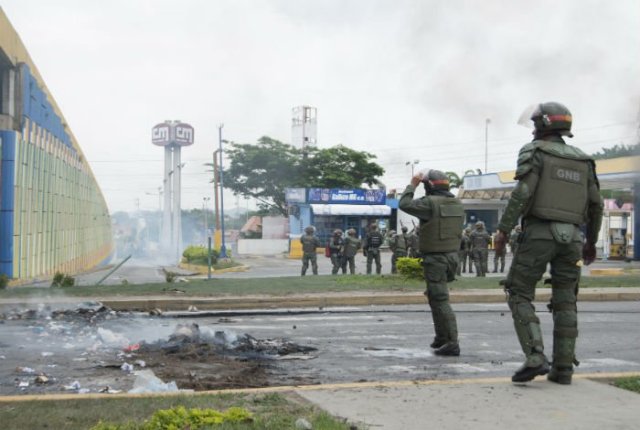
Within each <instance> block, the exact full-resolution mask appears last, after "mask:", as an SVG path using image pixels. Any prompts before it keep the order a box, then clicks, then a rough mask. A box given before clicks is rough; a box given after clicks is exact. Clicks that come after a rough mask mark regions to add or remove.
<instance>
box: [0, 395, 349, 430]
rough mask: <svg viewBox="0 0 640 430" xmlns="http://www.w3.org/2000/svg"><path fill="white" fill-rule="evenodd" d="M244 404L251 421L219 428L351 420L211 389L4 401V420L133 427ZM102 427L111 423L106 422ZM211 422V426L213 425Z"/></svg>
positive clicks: (331, 428)
mask: <svg viewBox="0 0 640 430" xmlns="http://www.w3.org/2000/svg"><path fill="white" fill-rule="evenodd" d="M176 406H183V407H185V408H187V409H191V408H201V409H216V410H220V411H224V410H227V409H229V408H231V407H240V408H244V409H246V410H248V411H249V412H251V413H252V415H253V420H252V421H251V422H247V423H229V424H221V425H219V426H215V428H216V429H234V430H254V429H267V430H268V429H273V430H280V429H293V428H296V426H295V422H296V420H298V419H300V418H303V419H305V420H306V421H308V422H309V423H310V424H311V425H312V428H314V429H320V430H321V429H324V430H348V429H350V428H351V426H350V425H349V424H348V423H345V422H344V421H343V420H340V419H337V418H334V417H332V416H330V415H328V414H327V413H326V412H323V411H322V410H320V409H318V408H316V407H314V406H313V405H310V404H309V403H307V402H305V401H303V400H302V399H301V398H299V397H297V396H295V395H294V394H278V393H270V394H237V393H234V394H231V393H230V394H211V395H195V396H188V395H179V396H166V397H160V396H158V397H131V398H112V399H109V398H104V397H101V398H93V399H77V400H28V401H22V400H21V401H12V402H0V421H1V422H2V428H6V429H36V428H49V429H67V430H75V429H78V430H80V429H82V430H87V429H91V428H92V427H94V426H95V425H97V424H98V423H99V422H100V421H102V422H103V423H108V424H111V425H113V427H108V428H112V429H127V430H133V429H138V428H142V427H141V426H140V425H141V424H142V423H143V422H144V421H145V420H147V419H149V418H150V417H151V416H152V415H153V413H154V412H155V411H157V410H160V409H163V410H164V409H169V408H174V407H176ZM102 428H105V427H104V426H103V427H102ZM207 428H211V427H207Z"/></svg>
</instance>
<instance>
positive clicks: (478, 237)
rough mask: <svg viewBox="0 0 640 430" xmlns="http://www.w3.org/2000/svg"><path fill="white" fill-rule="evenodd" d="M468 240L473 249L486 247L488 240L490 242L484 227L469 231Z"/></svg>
mask: <svg viewBox="0 0 640 430" xmlns="http://www.w3.org/2000/svg"><path fill="white" fill-rule="evenodd" d="M470 242H471V246H472V247H473V248H474V249H482V248H488V247H489V242H491V236H489V233H487V232H486V231H485V230H484V229H482V230H476V231H474V232H473V233H471V238H470Z"/></svg>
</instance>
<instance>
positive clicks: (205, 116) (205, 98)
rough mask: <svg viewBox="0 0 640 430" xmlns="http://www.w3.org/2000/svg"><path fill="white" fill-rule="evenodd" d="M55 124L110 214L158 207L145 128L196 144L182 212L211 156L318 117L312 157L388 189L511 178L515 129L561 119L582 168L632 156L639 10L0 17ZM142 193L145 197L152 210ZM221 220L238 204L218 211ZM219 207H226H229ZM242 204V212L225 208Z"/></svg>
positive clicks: (521, 131)
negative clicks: (539, 105)
mask: <svg viewBox="0 0 640 430" xmlns="http://www.w3.org/2000/svg"><path fill="white" fill-rule="evenodd" d="M0 5H1V6H2V8H3V9H4V11H5V13H6V14H7V16H8V17H9V19H10V20H11V22H12V23H13V25H14V27H15V28H16V29H17V31H18V33H19V34H20V36H21V38H22V40H23V42H24V43H25V45H26V46H27V49H28V50H29V52H30V53H31V56H32V58H33V60H34V61H35V63H36V65H37V67H38V68H39V70H40V72H41V73H42V75H43V76H44V79H45V80H46V83H47V86H48V87H49V89H50V90H51V91H52V93H53V95H54V97H55V98H56V101H57V103H58V104H59V106H60V107H61V109H62V111H63V113H64V115H65V117H66V119H67V121H68V123H69V124H70V126H71V129H72V130H73V132H74V134H75V136H76V138H77V139H78V141H79V143H80V146H81V147H82V149H83V151H84V153H85V155H86V157H87V159H88V160H89V162H90V164H91V166H92V169H93V171H94V173H95V175H96V177H97V179H98V182H99V184H100V186H101V187H102V190H103V192H104V194H105V197H106V199H107V203H108V204H109V207H110V209H111V210H112V211H118V210H128V211H131V210H134V209H135V208H136V202H137V201H139V205H140V208H141V209H148V210H154V209H157V207H158V196H157V189H158V187H159V186H160V185H161V184H162V171H163V168H162V165H163V162H162V157H163V154H162V149H161V148H158V147H155V146H153V145H152V144H151V141H150V139H151V135H150V134H151V127H152V126H153V125H155V124H156V123H158V122H162V121H164V120H165V119H180V120H182V121H185V122H188V123H190V124H192V125H193V126H194V127H195V130H196V143H195V144H194V145H193V146H191V147H188V148H185V149H184V150H183V155H182V156H183V160H186V166H185V168H184V172H183V203H184V204H183V207H186V208H191V207H201V206H202V201H203V197H205V196H211V195H212V190H211V185H210V184H209V182H208V181H209V178H210V176H211V174H210V173H207V172H206V168H205V167H204V166H203V164H204V163H206V162H207V161H209V160H210V159H211V154H212V151H213V150H214V149H215V147H216V146H217V127H218V125H219V124H221V123H224V129H223V132H224V138H225V139H228V140H232V141H237V142H244V143H254V142H255V141H256V140H257V139H258V138H259V137H260V136H263V135H267V136H270V137H273V138H276V139H279V140H282V141H285V142H290V139H291V108H292V107H294V106H298V105H303V104H306V105H311V106H315V107H317V109H318V141H319V146H321V147H329V146H333V145H335V144H338V143H341V144H344V145H347V146H349V147H351V148H354V149H357V150H366V151H369V152H371V153H373V154H375V155H376V156H377V162H378V163H379V164H381V165H382V166H383V167H384V168H385V170H386V175H385V177H384V178H382V179H383V182H384V183H385V184H386V185H387V187H388V188H395V187H398V188H403V187H404V186H405V185H406V183H408V180H409V177H410V174H411V168H410V167H409V166H406V165H405V163H406V162H407V161H409V160H419V161H420V163H419V165H417V166H416V168H418V167H420V168H424V167H430V168H438V169H442V170H452V171H456V172H458V173H460V174H462V173H463V172H464V171H465V170H467V169H475V168H481V169H483V170H484V163H485V120H486V119H487V118H490V119H491V122H490V124H489V126H488V132H489V133H488V136H489V137H488V144H489V145H488V146H489V150H488V170H489V171H500V170H510V169H513V168H514V167H515V159H516V156H517V152H518V149H519V148H520V146H522V145H523V144H524V143H526V142H527V141H529V140H530V134H529V133H530V132H529V131H528V130H527V129H525V128H523V127H521V126H518V125H516V122H517V120H518V117H519V116H520V114H521V113H522V111H523V110H524V109H525V108H526V107H527V106H528V105H530V104H532V103H536V102H541V101H552V100H553V101H560V102H562V103H564V104H566V105H567V106H568V107H569V108H570V109H571V110H572V112H573V115H574V133H575V135H576V137H575V138H574V139H573V140H572V143H573V144H576V145H578V146H580V147H582V148H583V149H584V150H586V151H587V152H595V151H597V150H599V149H601V148H602V147H603V146H606V147H610V146H613V145H615V144H620V143H624V144H633V143H636V142H637V139H638V118H639V113H640V79H639V77H640V31H638V28H639V24H640V2H638V1H637V0H616V1H604V0H602V1H601V0H565V1H558V0H538V1H535V2H532V1H522V0H512V1H505V0H466V1H464V0H448V1H436V0H422V1H421V0H342V1H339V0H314V1H309V0H252V1H250V0H215V1H207V0H182V1H177V0H175V1H171V0H110V1H99V0H57V1H55V2H52V1H48V0H0ZM153 193H155V194H156V195H155V196H154V195H153ZM225 199H226V200H225V203H226V204H225V206H227V205H231V206H233V205H235V204H236V199H235V198H233V197H232V196H231V194H228V195H227V194H225ZM227 202H229V203H227ZM244 204H245V202H244V201H243V200H240V205H241V206H244Z"/></svg>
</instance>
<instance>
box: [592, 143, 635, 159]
mask: <svg viewBox="0 0 640 430" xmlns="http://www.w3.org/2000/svg"><path fill="white" fill-rule="evenodd" d="M630 155H640V143H636V144H635V145H625V144H624V143H621V144H620V145H614V146H613V147H612V148H602V152H600V151H598V152H595V153H593V154H592V156H593V158H595V159H596V160H603V159H607V158H617V157H627V156H630Z"/></svg>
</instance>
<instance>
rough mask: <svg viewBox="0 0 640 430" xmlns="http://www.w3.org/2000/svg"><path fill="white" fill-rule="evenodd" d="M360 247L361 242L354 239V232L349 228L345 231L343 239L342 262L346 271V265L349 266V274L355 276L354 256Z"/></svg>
mask: <svg viewBox="0 0 640 430" xmlns="http://www.w3.org/2000/svg"><path fill="white" fill-rule="evenodd" d="M361 246H362V241H361V240H360V239H358V238H357V237H356V230H355V229H354V228H350V229H349V230H347V237H345V238H344V253H343V255H344V256H343V258H344V262H343V263H342V265H343V267H344V268H345V269H346V267H347V263H348V264H349V273H350V274H352V275H355V274H356V261H355V256H356V254H357V253H358V249H360V247H361Z"/></svg>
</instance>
